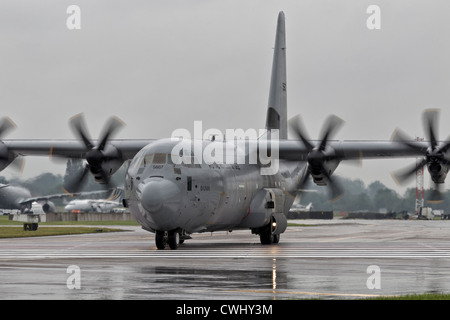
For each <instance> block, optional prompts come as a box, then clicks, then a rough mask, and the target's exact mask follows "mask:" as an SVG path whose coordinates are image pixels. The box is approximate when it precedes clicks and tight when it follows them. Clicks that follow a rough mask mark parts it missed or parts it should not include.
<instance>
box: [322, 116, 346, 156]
mask: <svg viewBox="0 0 450 320" xmlns="http://www.w3.org/2000/svg"><path fill="white" fill-rule="evenodd" d="M343 124H344V120H342V119H341V118H339V117H337V116H335V115H330V116H329V117H328V118H327V120H326V122H325V124H324V126H323V129H322V132H321V136H322V139H320V145H319V150H320V151H323V150H325V147H326V144H327V142H328V140H330V139H331V137H332V136H334V134H335V133H336V132H337V131H338V130H339V129H340V128H341V127H342V125H343Z"/></svg>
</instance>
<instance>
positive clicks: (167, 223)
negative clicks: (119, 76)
mask: <svg viewBox="0 0 450 320" xmlns="http://www.w3.org/2000/svg"><path fill="white" fill-rule="evenodd" d="M286 94H287V87H286V41H285V18H284V13H283V12H280V13H279V15H278V22H277V31H276V39H275V48H274V56H273V65H272V76H271V83H270V92H269V102H268V108H267V118H266V125H265V129H266V131H265V132H264V133H263V134H262V135H259V138H258V137H253V138H251V139H247V138H246V139H244V140H240V141H239V142H237V140H227V139H225V140H223V139H222V140H220V139H216V138H215V137H213V138H211V139H202V138H203V137H202V138H201V139H199V140H196V139H189V138H186V137H185V139H180V138H173V137H172V138H168V139H161V140H132V139H130V140H118V139H111V136H112V135H113V134H115V133H116V132H117V130H118V129H119V128H120V127H121V126H122V123H121V121H120V120H119V119H117V118H114V117H113V118H111V119H110V120H109V122H108V123H107V125H106V127H105V131H104V133H103V134H102V137H101V138H100V139H98V140H92V139H90V138H89V135H88V133H87V130H86V129H85V125H84V120H83V118H82V117H81V116H79V115H78V116H75V117H73V118H72V119H71V120H70V125H71V127H72V129H74V131H75V133H76V134H77V135H78V138H79V139H78V140H3V141H2V142H1V143H0V169H4V168H6V167H7V166H8V165H9V164H10V163H11V162H12V161H13V160H14V159H15V158H16V157H17V156H21V155H26V156H33V155H37V156H45V155H48V154H51V155H52V156H60V157H66V158H82V159H85V167H84V170H82V172H80V175H79V176H78V177H76V178H75V179H73V181H72V182H71V183H69V184H68V185H67V186H66V188H67V189H68V190H69V191H71V192H75V191H78V190H79V188H80V185H81V182H82V181H83V180H84V178H85V177H86V175H87V174H88V173H89V172H90V173H92V174H93V175H94V177H95V179H96V180H97V181H98V182H100V183H103V184H106V185H109V181H110V177H111V176H112V175H113V174H114V173H115V172H116V171H117V170H118V169H119V168H120V167H121V166H122V164H123V163H124V162H125V161H128V160H131V161H130V162H129V167H128V170H127V174H126V178H125V199H124V204H125V205H126V206H127V207H128V208H129V209H130V211H131V213H132V214H133V216H134V217H135V219H136V220H137V221H138V222H139V223H140V224H141V225H142V228H143V229H145V230H148V231H150V232H153V233H155V239H156V246H157V248H158V249H164V248H165V247H166V246H167V244H168V245H169V247H170V248H171V249H176V248H177V247H178V245H179V243H182V242H183V241H185V240H186V239H189V238H190V234H192V233H196V232H213V231H219V230H234V229H249V230H251V232H252V233H253V234H258V235H259V236H260V241H261V243H262V244H272V243H278V241H279V240H280V234H282V233H283V232H284V231H285V230H286V227H287V221H286V214H287V213H288V211H289V209H290V207H291V205H292V203H293V202H294V198H295V196H296V194H297V192H299V190H301V189H302V188H303V187H304V185H305V183H306V182H307V181H308V180H309V179H310V178H312V180H313V181H314V182H315V183H316V184H318V185H324V186H327V187H328V188H329V190H330V194H331V197H332V198H336V197H339V196H340V195H341V188H340V187H339V185H338V184H337V183H336V181H335V179H334V178H333V172H334V171H335V169H336V168H337V166H338V165H339V163H340V162H341V161H345V160H354V159H361V158H372V159H374V158H393V157H411V158H416V157H419V156H421V157H423V160H422V161H421V162H420V163H419V165H416V164H415V163H414V166H413V167H409V168H406V169H405V170H403V171H401V172H397V173H396V174H394V177H395V178H396V180H398V181H399V182H403V181H405V180H406V179H407V178H408V177H409V176H411V175H414V174H415V171H416V170H417V168H419V167H420V168H421V167H423V166H425V165H426V166H427V167H428V170H429V172H430V174H431V177H432V180H433V181H434V182H435V183H436V186H437V185H438V184H442V183H443V182H444V180H445V177H446V175H447V172H448V168H449V166H450V158H447V151H448V149H449V148H450V142H438V139H437V137H436V134H435V131H436V129H435V128H436V121H437V118H436V117H437V110H434V109H433V110H427V111H426V112H425V113H424V126H425V133H426V135H427V141H420V142H419V141H414V140H412V139H408V138H407V137H406V135H405V134H403V133H401V132H400V131H396V133H395V135H394V137H393V139H392V141H353V140H352V141H335V140H331V138H332V136H333V135H334V134H335V133H336V131H337V130H338V129H339V127H340V125H341V124H342V120H340V119H339V118H338V117H336V116H331V117H329V118H328V120H327V122H326V123H325V125H324V128H323V131H322V134H321V137H320V138H319V139H318V140H310V139H308V138H307V136H306V134H305V133H304V128H303V125H302V124H301V122H300V121H299V120H300V119H299V118H295V119H293V121H292V123H291V125H292V128H293V129H294V131H295V133H296V136H297V137H296V138H297V139H295V140H288V139H287V126H288V121H287V104H286ZM0 133H1V132H0ZM194 138H195V137H194ZM224 150H225V151H226V160H227V161H210V160H211V158H213V159H214V160H217V159H220V155H221V152H222V151H223V152H225V151H224ZM206 151H208V152H206ZM202 155H203V156H204V155H209V157H201V156H202ZM222 155H224V154H222ZM255 155H257V156H255ZM261 155H264V156H265V157H262V156H261ZM199 158H200V159H199ZM267 159H269V161H266V160H267ZM238 160H239V161H238ZM251 160H253V161H251ZM263 160H264V161H263ZM274 164H276V165H274ZM274 167H275V170H272V171H271V169H274Z"/></svg>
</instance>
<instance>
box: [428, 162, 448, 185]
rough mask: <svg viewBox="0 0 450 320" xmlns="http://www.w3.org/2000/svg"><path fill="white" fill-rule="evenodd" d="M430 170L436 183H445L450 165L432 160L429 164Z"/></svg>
mask: <svg viewBox="0 0 450 320" xmlns="http://www.w3.org/2000/svg"><path fill="white" fill-rule="evenodd" d="M427 169H428V172H429V173H430V176H431V180H433V182H434V183H444V182H445V178H446V177H447V173H448V169H449V168H448V167H447V166H446V165H444V164H441V163H439V162H434V161H432V162H431V163H429V164H428V165H427Z"/></svg>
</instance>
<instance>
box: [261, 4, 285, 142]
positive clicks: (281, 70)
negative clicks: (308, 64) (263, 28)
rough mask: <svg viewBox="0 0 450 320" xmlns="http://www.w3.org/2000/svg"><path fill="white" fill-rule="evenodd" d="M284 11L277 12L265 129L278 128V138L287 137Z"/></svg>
mask: <svg viewBox="0 0 450 320" xmlns="http://www.w3.org/2000/svg"><path fill="white" fill-rule="evenodd" d="M284 20H285V19H284V12H283V11H281V12H280V13H279V14H278V23H277V32H276V38H275V49H274V52H273V64H272V76H271V79H270V92H269V104H268V108H267V118H266V129H267V130H270V129H279V138H280V139H287V91H286V90H287V88H286V31H285V22H284Z"/></svg>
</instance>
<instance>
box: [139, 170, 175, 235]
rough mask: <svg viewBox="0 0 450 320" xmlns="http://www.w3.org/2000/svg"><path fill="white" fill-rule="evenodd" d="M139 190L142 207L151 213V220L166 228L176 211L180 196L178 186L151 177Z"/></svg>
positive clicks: (172, 220) (173, 218)
mask: <svg viewBox="0 0 450 320" xmlns="http://www.w3.org/2000/svg"><path fill="white" fill-rule="evenodd" d="M141 190H142V191H141V204H142V207H144V209H145V210H147V211H148V212H149V213H151V214H152V220H154V222H155V223H156V224H157V225H158V226H159V227H160V228H167V227H168V224H170V222H174V220H175V218H176V214H177V213H178V206H179V202H180V196H181V191H180V189H179V188H178V186H177V185H176V184H175V183H173V182H172V181H169V180H165V179H162V178H151V179H150V180H149V181H146V182H145V184H144V185H143V187H142V188H141ZM162 230H164V229H162Z"/></svg>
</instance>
